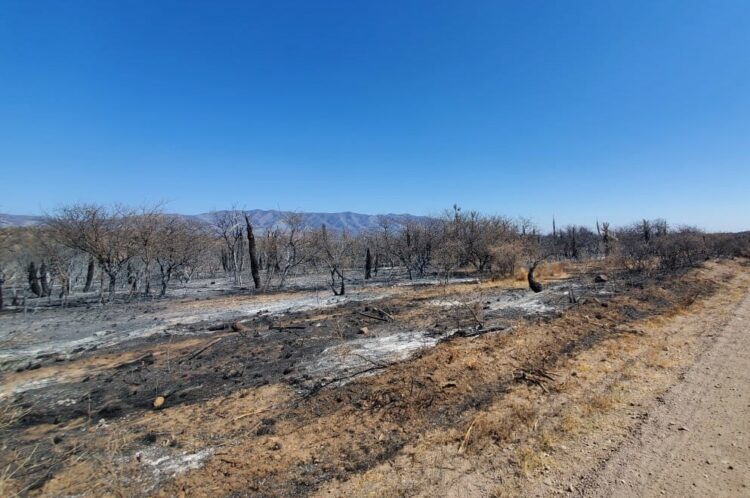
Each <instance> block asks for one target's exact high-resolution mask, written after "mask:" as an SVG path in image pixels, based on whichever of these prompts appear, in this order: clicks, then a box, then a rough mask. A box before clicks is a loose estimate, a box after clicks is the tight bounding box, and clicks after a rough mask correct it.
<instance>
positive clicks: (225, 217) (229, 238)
mask: <svg viewBox="0 0 750 498" xmlns="http://www.w3.org/2000/svg"><path fill="white" fill-rule="evenodd" d="M244 225H245V221H244V219H243V215H242V213H241V212H240V211H238V210H237V209H235V208H232V209H231V210H229V211H219V212H216V213H214V219H213V226H214V230H215V232H216V234H217V235H218V236H219V237H220V238H221V239H222V240H223V241H224V246H225V249H226V251H227V259H228V263H229V266H230V270H231V271H232V274H233V276H234V283H235V285H242V266H243V261H244V256H245V254H244V251H243V245H244V244H243V241H244V238H245V232H244V228H245V227H244Z"/></svg>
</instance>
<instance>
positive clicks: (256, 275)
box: [245, 215, 260, 289]
mask: <svg viewBox="0 0 750 498" xmlns="http://www.w3.org/2000/svg"><path fill="white" fill-rule="evenodd" d="M245 224H246V225H247V245H248V252H249V253H250V273H251V274H252V275H253V283H254V284H255V288H256V289H260V271H259V270H258V269H259V268H260V265H259V264H258V254H257V252H256V248H255V235H254V234H253V226H252V225H251V224H250V217H249V216H248V215H245Z"/></svg>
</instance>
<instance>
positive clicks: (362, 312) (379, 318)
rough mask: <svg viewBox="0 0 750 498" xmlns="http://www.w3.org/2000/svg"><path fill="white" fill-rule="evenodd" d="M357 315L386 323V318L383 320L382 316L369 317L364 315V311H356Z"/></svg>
mask: <svg viewBox="0 0 750 498" xmlns="http://www.w3.org/2000/svg"><path fill="white" fill-rule="evenodd" d="M357 313H359V314H360V315H362V316H366V317H367V318H372V319H373V320H380V321H381V322H387V321H388V319H387V318H383V317H382V316H375V315H370V314H368V313H365V312H364V311H357Z"/></svg>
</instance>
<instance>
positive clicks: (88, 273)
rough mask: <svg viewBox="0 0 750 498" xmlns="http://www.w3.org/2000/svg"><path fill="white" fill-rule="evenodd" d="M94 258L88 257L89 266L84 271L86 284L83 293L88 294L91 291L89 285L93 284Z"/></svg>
mask: <svg viewBox="0 0 750 498" xmlns="http://www.w3.org/2000/svg"><path fill="white" fill-rule="evenodd" d="M95 268H96V267H95V265H94V258H93V256H89V266H88V268H87V269H86V284H85V285H84V286H83V292H89V291H90V290H91V284H92V283H93V282H94V269H95Z"/></svg>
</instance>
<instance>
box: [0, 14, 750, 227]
mask: <svg viewBox="0 0 750 498" xmlns="http://www.w3.org/2000/svg"><path fill="white" fill-rule="evenodd" d="M0 182H1V183H2V196H1V197H0V211H4V212H11V213H19V214H21V213H24V214H34V213H40V212H43V211H45V210H50V209H54V208H55V207H56V206H59V205H61V204H63V203H67V202H74V201H94V202H105V203H106V202H114V201H121V202H125V203H133V204H135V203H142V202H152V201H159V200H166V201H169V202H168V209H169V210H172V211H178V212H183V213H198V212H204V211H207V210H210V209H213V208H223V207H227V206H229V205H230V204H231V203H232V202H236V203H239V204H240V205H242V206H245V207H248V208H270V209H275V208H281V209H289V210H296V209H298V210H305V211H344V210H349V211H358V212H365V213H383V212H411V213H414V214H431V213H439V212H441V211H442V210H443V209H444V208H447V207H450V206H451V205H452V204H453V203H459V204H460V205H462V206H463V207H464V208H465V209H477V210H481V211H484V212H487V213H496V214H507V215H510V216H517V215H525V216H529V217H532V218H533V219H535V220H536V221H537V222H538V223H539V224H540V225H541V226H543V227H544V228H547V225H549V224H550V220H551V218H552V215H553V214H554V215H555V216H556V217H557V220H558V223H559V224H561V225H562V224H566V223H586V224H592V223H593V222H594V220H595V219H596V218H598V219H599V220H611V221H612V222H614V223H623V222H626V221H629V220H633V219H637V218H640V217H655V216H662V217H665V218H667V219H669V220H671V221H674V222H675V223H682V222H692V223H695V224H698V225H701V226H703V227H705V228H709V229H734V230H739V229H750V2H748V1H747V0H739V1H725V0H718V1H703V2H695V1H688V0H677V1H650V0H649V1H643V2H635V1H626V0H622V1H617V2H607V1H590V2H580V1H579V2H576V1H529V0H519V1H515V2H509V1H508V2H503V1H486V2H484V1H477V2H457V1H435V0H430V1H423V2H408V1H398V2H395V1H394V2H392V1H380V0H379V1H368V2H354V1H348V0H347V1H343V0H342V1H340V2H325V1H309V0H305V1H298V2H287V1H281V0H279V1H277V0H274V1H265V2H251V1H241V2H236V3H233V2H209V1H204V2H187V1H171V2H160V1H155V0H144V1H102V0H93V1H90V2H80V1H71V0H66V1H51V2H37V1H30V0H20V1H8V0H0Z"/></svg>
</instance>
